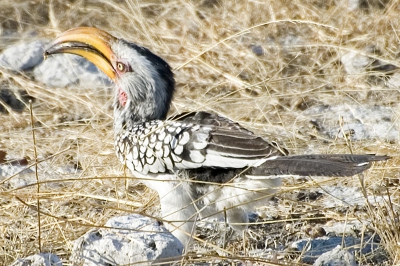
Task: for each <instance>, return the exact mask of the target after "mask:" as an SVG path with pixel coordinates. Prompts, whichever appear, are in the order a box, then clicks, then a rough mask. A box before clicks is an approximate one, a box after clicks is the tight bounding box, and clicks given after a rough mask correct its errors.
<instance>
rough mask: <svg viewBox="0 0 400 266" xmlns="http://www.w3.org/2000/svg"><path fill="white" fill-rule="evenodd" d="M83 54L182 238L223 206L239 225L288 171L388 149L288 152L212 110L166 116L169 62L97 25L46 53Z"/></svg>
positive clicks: (363, 161) (360, 160) (354, 164)
mask: <svg viewBox="0 0 400 266" xmlns="http://www.w3.org/2000/svg"><path fill="white" fill-rule="evenodd" d="M59 53H70V54H75V55H80V56H82V57H84V58H86V59H88V60H89V61H91V62H92V63H94V64H95V65H96V66H97V67H98V68H99V69H100V70H102V71H103V72H104V73H105V74H107V75H108V77H110V78H111V79H112V80H113V81H114V83H115V90H114V102H113V107H114V134H115V149H116V154H117V156H118V158H119V159H120V161H121V162H122V163H123V164H125V165H126V166H127V167H128V168H129V169H130V170H131V171H132V174H133V175H134V176H136V177H138V178H141V179H142V180H143V183H144V184H145V185H147V186H148V187H150V188H151V189H153V190H155V191H157V192H158V195H159V197H160V202H161V214H162V218H163V219H164V221H166V222H167V224H166V225H167V228H168V229H169V230H171V231H172V233H173V234H174V235H175V236H176V237H177V238H178V239H179V240H180V241H181V242H182V243H183V244H188V243H189V242H190V240H191V238H192V234H193V227H194V223H195V221H196V220H198V219H201V218H204V217H211V216H213V215H217V214H221V213H223V214H222V215H224V216H225V217H226V221H227V223H228V224H229V225H230V226H231V227H232V228H233V229H234V230H236V231H241V230H244V229H246V228H247V227H246V223H247V222H248V216H247V211H248V210H250V209H252V208H253V207H254V206H255V205H257V204H259V203H261V202H262V201H263V200H265V199H266V198H270V197H271V196H272V195H273V194H274V193H276V190H277V189H278V188H279V186H280V185H281V178H282V176H283V175H300V176H352V175H355V174H358V173H361V172H363V171H364V170H366V169H368V168H369V167H370V166H371V162H373V161H382V160H387V159H388V158H389V157H388V156H376V155H353V154H336V155H335V154H333V155H332V154H328V155H325V154H314V155H297V156H296V155H295V156H288V155H287V154H286V152H285V150H283V149H280V148H279V147H278V146H277V145H275V144H274V143H273V142H269V141H268V140H267V139H265V138H261V137H259V136H257V135H255V134H254V133H253V132H251V131H249V130H247V129H245V128H243V127H242V126H240V125H239V124H238V123H236V122H233V121H231V120H229V119H227V118H225V117H222V116H219V115H216V114H212V113H208V112H203V111H199V112H191V113H184V114H181V115H178V116H175V117H174V118H173V119H166V118H167V113H168V111H169V108H170V104H171V101H172V97H173V94H174V91H175V80H174V75H173V72H172V70H171V67H170V66H169V65H168V63H167V62H165V61H164V60H163V59H161V58H160V57H158V56H157V55H155V54H153V53H152V52H151V51H149V50H148V49H146V48H144V47H142V46H139V45H137V44H135V43H132V42H129V41H126V40H124V39H119V38H116V37H114V36H112V35H110V34H109V33H107V32H105V31H103V30H100V29H96V28H92V27H81V28H74V29H71V30H68V31H66V32H64V33H62V34H61V35H60V36H58V37H57V38H56V39H55V40H54V41H53V42H52V43H51V45H50V47H49V48H48V49H47V50H46V51H45V57H46V56H49V55H54V54H59Z"/></svg>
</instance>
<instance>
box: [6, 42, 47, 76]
mask: <svg viewBox="0 0 400 266" xmlns="http://www.w3.org/2000/svg"><path fill="white" fill-rule="evenodd" d="M48 43H49V41H47V40H36V41H33V42H30V43H21V44H18V45H13V46H11V47H9V48H7V49H5V50H4V51H3V52H2V53H1V54H0V67H3V68H8V69H12V70H15V71H24V70H29V69H32V68H34V67H35V66H37V65H39V64H40V63H41V62H42V61H43V52H44V49H45V46H46V45H47V44H48Z"/></svg>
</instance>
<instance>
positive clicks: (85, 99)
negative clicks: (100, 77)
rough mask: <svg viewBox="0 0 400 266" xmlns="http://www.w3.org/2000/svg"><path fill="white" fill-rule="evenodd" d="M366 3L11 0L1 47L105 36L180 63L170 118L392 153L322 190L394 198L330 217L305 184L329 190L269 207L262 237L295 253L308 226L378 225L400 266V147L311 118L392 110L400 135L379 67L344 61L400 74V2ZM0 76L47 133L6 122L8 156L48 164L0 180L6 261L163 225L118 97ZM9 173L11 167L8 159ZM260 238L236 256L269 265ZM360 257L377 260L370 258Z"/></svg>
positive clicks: (292, 257) (2, 17)
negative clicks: (117, 127) (132, 169)
mask: <svg viewBox="0 0 400 266" xmlns="http://www.w3.org/2000/svg"><path fill="white" fill-rule="evenodd" d="M360 2H363V3H362V5H361V8H357V9H355V10H353V11H349V8H348V5H347V4H348V1H345V0H335V1H334V0H330V1H329V0H328V1H322V0H321V1H318V0H317V1H275V0H274V1H222V0H202V1H158V0H153V1H151V0H149V1H134V0H128V1H126V2H124V1H114V2H111V1H102V2H101V4H99V2H97V1H83V0H77V1H73V0H70V1H57V0H55V1H19V0H17V1H9V0H0V6H1V7H2V8H1V11H0V34H1V40H2V41H1V42H0V50H1V49H4V48H6V47H7V46H9V45H12V44H14V43H18V42H27V41H29V40H30V39H32V38H43V37H47V38H54V37H55V36H56V35H57V34H58V33H60V32H62V31H64V30H67V29H69V28H72V27H76V26H96V27H99V28H102V29H104V30H107V31H110V32H112V33H113V34H114V35H116V36H119V37H124V38H126V39H129V40H132V41H134V42H136V43H139V44H141V45H144V46H146V47H149V48H151V49H152V50H153V51H154V52H156V53H157V54H159V55H161V56H162V57H164V58H165V59H167V61H168V62H170V64H171V65H172V66H173V67H174V69H175V76H176V80H177V88H178V90H177V94H176V96H175V101H174V103H173V107H172V110H171V114H172V113H175V112H182V111H188V110H200V109H201V110H209V111H213V112H216V113H219V114H222V115H224V116H227V117H229V118H230V119H233V120H237V121H240V123H241V124H243V125H244V126H246V127H248V128H249V129H252V130H254V131H256V132H257V133H258V134H260V135H263V136H265V137H268V138H270V139H273V140H277V141H278V142H279V143H280V144H282V145H284V146H285V147H286V148H287V149H288V150H289V151H290V152H291V153H293V154H302V153H310V152H314V153H315V152H321V153H348V152H354V153H379V154H388V155H390V156H393V159H392V160H390V161H389V162H388V163H384V164H376V165H375V167H373V169H372V170H370V171H368V172H367V173H365V175H364V176H363V177H362V182H361V181H360V179H359V177H352V178H346V179H345V180H343V179H341V180H334V179H329V180H328V181H327V180H324V181H323V182H325V183H327V182H330V183H341V184H347V185H348V186H355V187H360V186H362V189H363V192H364V193H365V195H376V196H378V195H385V196H387V200H386V201H385V202H382V203H381V204H378V205H376V204H374V203H371V204H367V207H366V208H364V209H361V210H359V209H352V208H346V209H345V210H342V211H340V210H335V209H333V210H332V209H324V207H323V206H320V205H318V203H312V202H311V203H310V202H308V201H307V202H306V201H305V202H302V201H298V200H296V197H295V196H294V198H295V200H291V196H290V195H293V194H295V193H297V192H296V191H298V190H299V189H300V188H301V189H303V190H309V189H311V188H312V187H318V186H320V184H318V182H316V181H315V180H306V181H304V182H300V183H299V182H294V181H293V183H290V182H288V184H287V186H286V187H285V188H284V189H283V191H282V193H281V194H280V195H277V201H278V203H279V204H276V205H273V206H269V207H268V206H267V207H266V208H267V209H266V211H265V212H266V213H272V214H271V216H272V217H273V219H272V224H275V227H274V226H273V225H272V226H267V225H264V226H265V228H266V229H263V230H264V231H262V230H261V229H259V228H258V229H254V230H255V232H256V233H257V234H269V233H271V234H272V233H273V232H275V231H276V232H279V231H280V230H282V228H283V227H285V228H286V229H287V226H291V227H290V228H292V229H288V231H287V234H288V235H295V236H296V237H292V238H288V237H287V236H282V235H281V236H280V237H278V236H276V239H275V240H278V242H279V241H281V242H280V244H282V245H285V244H287V243H289V242H290V240H293V238H300V237H301V236H304V235H305V233H304V231H302V229H301V228H304V227H306V226H311V227H315V226H316V225H318V223H319V222H321V221H328V220H337V221H343V220H357V219H362V220H364V219H368V220H369V221H371V226H370V227H369V228H366V229H365V230H366V231H368V232H376V233H377V234H378V235H379V236H380V237H381V239H382V245H383V247H384V249H385V250H386V251H387V253H388V254H389V258H390V259H389V260H390V262H387V263H389V264H392V265H396V264H398V263H399V261H400V259H399V257H400V252H399V243H400V239H399V237H400V235H399V232H400V230H399V228H398V223H399V217H398V202H399V198H400V197H399V196H400V195H399V192H398V174H397V169H398V167H397V165H398V164H397V162H399V161H398V158H397V153H398V150H399V145H398V143H397V142H395V143H388V142H385V141H384V140H381V139H374V140H365V141H360V142H353V143H350V142H349V141H346V138H343V137H340V136H341V133H340V132H338V138H336V139H329V138H326V137H324V136H321V135H320V134H319V133H318V131H317V129H316V128H315V127H314V126H313V124H311V123H310V121H309V120H308V119H306V118H305V117H304V116H302V112H303V111H304V110H306V109H307V108H309V107H311V106H315V105H324V104H325V105H334V104H339V103H346V104H348V105H350V106H358V105H362V104H367V103H368V104H371V103H372V104H375V105H381V106H389V107H393V112H394V113H395V117H396V119H395V120H394V121H393V125H394V126H396V125H397V123H398V121H397V117H398V116H397V112H398V111H396V110H397V109H396V108H397V106H398V101H399V98H400V94H399V90H398V88H392V87H389V86H387V83H386V78H387V75H386V74H384V73H383V74H382V72H380V71H375V70H368V69H367V70H365V71H364V72H362V73H359V74H357V75H347V74H346V73H345V71H344V69H343V66H342V65H341V63H340V58H341V56H342V55H343V54H344V53H346V52H348V51H355V52H359V53H361V54H366V55H369V56H370V57H371V58H374V59H377V60H380V61H381V62H385V63H388V64H389V63H390V64H392V65H395V66H400V65H399V63H398V60H397V59H398V46H399V37H398V29H399V28H400V16H399V14H400V10H399V5H398V4H397V1H360ZM364 2H365V3H364ZM0 77H1V79H2V83H3V82H7V83H8V84H12V87H14V88H19V89H25V90H26V91H27V93H28V94H29V95H30V96H32V97H34V98H35V100H34V102H33V121H34V123H33V124H34V131H35V134H36V136H35V141H36V146H35V145H34V141H33V138H32V126H31V116H30V114H29V111H27V109H25V111H22V112H16V111H13V110H8V112H6V113H0V121H1V123H0V151H6V152H7V154H8V157H7V158H14V159H20V158H27V159H28V163H29V165H33V166H32V167H31V169H33V170H35V167H34V166H35V160H38V162H39V163H38V164H37V167H38V168H39V169H38V173H39V175H38V180H39V182H38V183H37V182H36V177H35V173H34V172H33V173H31V174H30V175H29V178H31V179H32V180H33V181H32V183H29V184H28V183H24V181H23V180H19V179H18V176H15V175H11V176H10V175H6V177H7V179H3V180H2V181H0V205H1V208H0V231H1V233H0V247H2V248H0V264H2V265H7V264H10V263H11V262H13V261H14V260H15V259H17V258H20V257H25V256H27V255H31V254H35V253H38V252H39V251H40V250H41V251H46V252H52V253H55V254H57V255H58V256H60V257H61V258H63V260H64V262H68V258H69V255H70V250H71V243H72V241H73V240H75V239H76V238H78V237H79V236H81V235H82V234H83V233H85V232H86V231H87V230H88V229H90V228H93V227H96V226H102V225H103V224H104V223H105V221H106V220H108V219H109V218H110V217H112V216H116V215H122V214H125V213H142V214H146V215H152V216H157V213H158V203H157V197H156V196H155V194H154V193H153V192H151V191H150V190H148V189H146V188H144V187H143V186H141V185H140V184H139V183H138V181H136V180H135V179H134V178H132V177H131V176H130V175H129V173H127V172H125V170H124V169H123V168H122V166H120V163H119V162H118V161H117V159H116V158H115V155H114V151H113V134H112V110H111V99H110V97H111V91H110V89H109V88H105V89H101V90H93V89H91V88H69V89H65V88H48V87H46V86H43V85H42V84H39V83H37V82H35V80H33V79H32V78H31V77H30V74H29V73H24V74H22V73H10V72H8V71H1V74H0ZM0 105H1V106H3V105H4V106H6V105H5V104H3V103H2V102H0ZM339 120H340V118H339V117H338V121H339ZM343 123H346V121H343ZM34 149H36V150H37V158H36V157H35V153H34ZM0 163H4V162H2V161H1V158H0ZM2 178H3V177H2ZM13 182H14V183H13ZM295 195H297V194H295ZM38 199H39V200H38ZM38 201H39V203H40V205H39V208H38V205H37V203H38ZM38 211H39V213H40V223H39V221H38ZM270 222H271V221H270ZM267 224H268V223H267ZM293 228H295V229H293ZM299 228H300V229H299ZM39 229H40V230H39ZM274 230H275V231H274ZM39 231H40V234H39ZM39 236H40V240H39ZM253 236H254V235H253ZM252 239H253V240H252ZM260 239H261V240H257V237H253V238H250V240H248V241H249V243H248V245H246V248H245V249H243V245H241V244H242V240H238V241H233V243H232V244H230V245H228V246H227V247H226V248H227V250H228V251H230V252H233V253H235V254H239V253H240V254H243V255H244V256H245V257H246V258H247V260H248V261H252V260H254V263H260V264H261V263H265V261H264V262H262V261H261V262H260V261H259V260H258V259H256V258H252V257H251V256H249V254H250V253H251V250H252V249H255V248H266V247H273V246H274V245H275V244H276V242H274V241H273V240H271V241H270V242H268V241H266V240H265V236H264V237H261V238H260ZM251 241H253V242H251ZM257 241H258V242H257ZM260 241H264V242H265V243H264V246H260V245H259V243H261V242H260ZM257 243H258V244H257ZM39 245H40V246H39ZM257 245H258V246H257ZM286 252H287V253H286V254H284V255H282V257H280V256H278V259H279V263H285V262H290V261H291V262H299V261H300V259H299V255H300V254H290V251H286ZM280 255H281V254H280ZM190 258H191V259H193V260H195V259H198V258H197V257H196V256H189V257H188V258H187V259H186V260H185V261H184V262H190ZM207 259H208V260H209V261H217V260H216V259H215V254H212V253H208V254H204V255H203V257H202V260H203V261H207ZM360 261H361V262H362V263H364V265H367V264H368V263H373V262H371V261H369V260H368V258H360ZM276 262H277V263H278V261H276ZM67 265H68V264H67ZM291 265H293V264H291Z"/></svg>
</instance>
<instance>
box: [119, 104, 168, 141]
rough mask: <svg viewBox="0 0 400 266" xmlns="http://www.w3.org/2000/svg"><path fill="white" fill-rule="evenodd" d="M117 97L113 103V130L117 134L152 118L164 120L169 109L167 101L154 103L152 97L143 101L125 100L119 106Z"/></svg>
mask: <svg viewBox="0 0 400 266" xmlns="http://www.w3.org/2000/svg"><path fill="white" fill-rule="evenodd" d="M118 100H119V99H116V101H115V103H114V132H115V134H119V133H120V132H121V131H123V130H127V129H128V130H129V128H132V127H135V125H138V124H143V123H145V122H148V121H153V120H165V118H166V117H167V113H168V110H169V104H170V102H169V101H166V102H159V104H158V105H157V104H155V102H154V99H152V98H148V99H145V100H143V101H135V102H130V101H127V102H126V105H125V106H121V104H120V102H119V101H118Z"/></svg>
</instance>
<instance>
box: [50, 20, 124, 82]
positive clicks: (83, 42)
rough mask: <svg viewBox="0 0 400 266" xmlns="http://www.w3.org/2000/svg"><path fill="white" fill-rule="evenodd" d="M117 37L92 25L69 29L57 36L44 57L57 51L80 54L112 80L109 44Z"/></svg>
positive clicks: (111, 56) (114, 73) (114, 77)
mask: <svg viewBox="0 0 400 266" xmlns="http://www.w3.org/2000/svg"><path fill="white" fill-rule="evenodd" d="M115 41H117V38H115V37H114V36H112V35H110V34H109V33H107V32H105V31H103V30H99V29H96V28H92V27H80V28H74V29H70V30H68V31H65V32H63V33H62V34H61V35H60V36H58V37H57V38H56V39H55V40H54V41H53V42H52V43H51V45H50V47H49V48H48V49H47V50H46V51H45V52H44V57H45V58H46V57H47V56H49V55H53V54H59V53H69V54H76V55H80V56H82V57H84V58H86V59H87V60H89V61H90V62H92V63H93V64H95V65H96V66H97V67H98V68H99V69H100V70H101V71H103V72H104V73H105V74H106V75H107V76H109V77H110V78H111V79H112V80H114V81H115V79H116V72H115V70H114V67H113V65H112V63H111V58H113V57H114V56H115V55H114V53H113V51H112V50H111V45H112V44H113V43H114V42H115Z"/></svg>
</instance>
